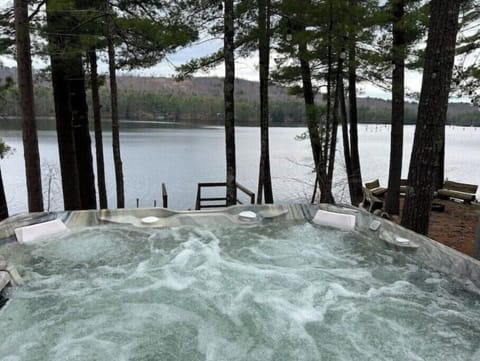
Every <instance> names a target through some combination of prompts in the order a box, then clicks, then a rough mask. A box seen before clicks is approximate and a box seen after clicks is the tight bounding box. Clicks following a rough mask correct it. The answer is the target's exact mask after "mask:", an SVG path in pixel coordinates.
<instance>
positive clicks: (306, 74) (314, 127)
mask: <svg viewBox="0 0 480 361" xmlns="http://www.w3.org/2000/svg"><path fill="white" fill-rule="evenodd" d="M298 53H299V59H298V60H299V61H300V70H301V75H302V87H303V100H304V102H305V112H306V115H307V127H308V135H309V138H310V147H311V149H312V156H313V164H314V166H315V173H316V176H315V184H314V185H313V195H312V203H314V202H315V195H316V192H317V184H318V180H319V178H320V177H319V172H320V162H319V157H320V149H321V147H320V134H319V129H318V128H319V119H318V110H317V107H316V105H315V94H314V92H313V85H312V72H311V69H310V63H309V61H308V60H307V44H306V43H305V42H303V41H301V42H300V43H299V44H298Z"/></svg>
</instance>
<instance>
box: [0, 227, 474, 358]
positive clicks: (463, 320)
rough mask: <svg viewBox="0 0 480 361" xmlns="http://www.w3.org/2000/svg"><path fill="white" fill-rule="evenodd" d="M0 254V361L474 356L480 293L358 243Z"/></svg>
mask: <svg viewBox="0 0 480 361" xmlns="http://www.w3.org/2000/svg"><path fill="white" fill-rule="evenodd" d="M0 253H4V255H5V256H7V257H9V258H10V259H12V258H13V260H14V262H16V263H17V264H18V269H19V270H20V271H21V272H22V274H23V275H24V277H25V279H26V282H25V285H23V286H22V287H19V288H17V289H16V290H15V291H14V293H13V295H12V300H11V301H10V302H9V303H8V305H7V306H6V307H5V308H4V309H2V311H0V339H1V340H2V342H1V343H0V355H2V360H29V361H33V360H42V361H43V360H67V359H68V360H82V361H83V360H219V361H220V360H221V361H224V360H248V361H251V360H262V361H265V360H275V361H277V360H289V361H290V360H439V359H445V360H468V359H472V360H473V359H479V356H480V349H479V345H478V337H479V335H480V324H479V322H478V320H480V301H479V300H480V297H479V295H480V291H479V290H478V289H476V288H475V287H474V286H473V285H472V284H470V283H468V282H463V281H459V280H455V279H452V278H449V277H447V276H445V275H443V274H440V273H438V272H435V271H432V270H430V269H428V268H426V267H424V266H422V264H421V263H420V262H419V261H418V260H416V259H415V256H414V255H406V254H403V253H400V252H395V251H392V250H388V249H382V248H379V247H378V245H375V246H374V245H373V244H371V243H370V242H368V240H366V239H363V238H361V237H360V236H359V235H357V234H353V233H347V232H339V231H333V230H329V229H323V228H322V229H319V228H315V227H313V226H312V225H310V224H298V223H295V224H294V223H290V224H288V223H287V224H284V225H279V224H275V225H271V226H268V225H267V226H261V227H260V226H258V227H257V226H249V227H245V226H243V227H242V226H238V227H230V228H223V227H218V228H215V227H213V228H212V227H210V228H208V229H207V228H198V227H197V228H194V227H191V226H183V227H178V228H170V229H148V228H142V229H134V228H127V227H109V228H105V227H94V228H87V229H84V230H82V231H78V232H72V233H70V234H68V235H66V236H63V237H60V238H58V239H52V240H49V241H46V242H42V243H40V244H37V245H33V246H20V245H9V246H7V247H3V248H2V249H0Z"/></svg>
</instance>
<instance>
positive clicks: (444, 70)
mask: <svg viewBox="0 0 480 361" xmlns="http://www.w3.org/2000/svg"><path fill="white" fill-rule="evenodd" d="M460 3H461V1H457V0H432V1H431V3H430V24H429V30H428V39H427V48H426V51H425V65H424V71H423V80H422V90H421V93H420V102H419V106H418V119H417V125H416V128H415V137H414V142H413V150H412V156H411V160H410V168H409V173H408V189H407V193H406V198H405V207H404V208H403V212H402V225H403V226H404V227H407V228H410V229H412V230H413V231H415V232H418V233H421V234H428V225H429V220H430V209H431V206H432V199H433V192H434V190H435V179H436V177H437V174H438V168H439V164H438V163H439V162H438V159H439V155H440V153H441V151H442V148H443V147H444V139H443V138H442V134H443V129H442V128H444V127H445V115H446V112H447V107H448V94H449V91H450V82H451V78H452V69H453V63H454V58H455V41H456V36H457V31H458V27H459V26H458V15H459V11H460Z"/></svg>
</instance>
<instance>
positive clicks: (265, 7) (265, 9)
mask: <svg viewBox="0 0 480 361" xmlns="http://www.w3.org/2000/svg"><path fill="white" fill-rule="evenodd" d="M257 4H258V28H259V39H258V48H259V58H260V59H259V63H260V67H259V73H260V132H261V134H260V138H261V144H260V145H261V147H260V148H261V152H260V171H259V177H258V192H257V203H258V204H261V203H262V193H263V191H264V192H265V203H273V191H272V177H271V174H270V150H269V139H268V120H269V119H268V118H269V112H268V110H269V109H268V78H269V73H270V0H258V1H257Z"/></svg>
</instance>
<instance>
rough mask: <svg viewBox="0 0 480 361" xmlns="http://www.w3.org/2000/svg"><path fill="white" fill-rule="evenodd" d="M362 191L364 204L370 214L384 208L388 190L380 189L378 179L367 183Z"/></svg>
mask: <svg viewBox="0 0 480 361" xmlns="http://www.w3.org/2000/svg"><path fill="white" fill-rule="evenodd" d="M362 190H363V201H362V203H363V207H364V208H366V209H368V211H369V212H373V211H374V210H376V209H381V208H383V202H384V197H385V193H386V192H387V188H384V187H380V181H379V180H378V179H375V180H374V181H371V182H367V183H365V187H362Z"/></svg>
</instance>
